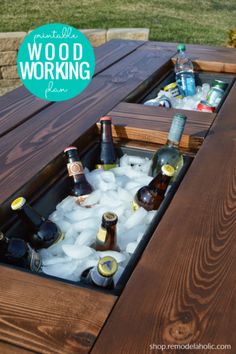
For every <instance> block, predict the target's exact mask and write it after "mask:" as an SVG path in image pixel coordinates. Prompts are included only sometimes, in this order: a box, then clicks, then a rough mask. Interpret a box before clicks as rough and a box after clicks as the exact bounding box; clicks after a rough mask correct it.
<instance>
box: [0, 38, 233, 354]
mask: <svg viewBox="0 0 236 354" xmlns="http://www.w3.org/2000/svg"><path fill="white" fill-rule="evenodd" d="M175 48H176V45H175V44H174V43H160V42H139V41H125V40H114V41H110V42H108V43H106V44H105V45H103V46H101V47H99V48H97V49H96V50H95V53H96V63H97V66H96V72H95V76H94V78H93V80H92V82H91V84H90V85H89V86H88V88H87V89H86V90H85V91H84V92H83V93H82V94H81V95H80V96H78V97H76V98H74V99H72V100H69V101H66V102H62V103H50V102H46V101H42V100H39V99H37V98H36V97H34V96H32V95H31V94H30V93H29V92H28V91H27V90H26V89H25V88H23V87H21V88H18V89H17V90H15V91H13V92H11V93H10V94H8V95H5V96H3V97H1V98H0V161H1V163H0V176H1V178H0V202H1V207H0V216H1V224H3V223H4V218H5V217H6V215H7V210H8V209H9V203H10V201H11V200H12V198H13V196H14V195H15V193H16V192H17V191H19V190H20V191H24V193H25V194H26V196H31V195H30V193H32V191H34V190H36V189H37V186H34V188H33V187H32V186H31V189H30V191H31V192H30V191H29V190H28V189H27V187H25V186H27V185H28V183H29V181H31V180H32V178H33V177H34V176H35V175H40V173H41V171H42V170H44V171H46V173H44V174H43V173H42V183H46V182H47V176H48V175H50V166H51V165H50V163H51V161H53V160H54V159H56V158H57V157H58V156H59V155H60V154H61V152H62V151H63V149H64V147H65V146H67V145H70V144H73V143H74V142H75V141H79V142H80V143H81V146H85V145H86V144H88V142H91V141H92V139H93V137H94V135H93V133H94V129H96V122H97V120H98V118H99V117H100V116H102V115H104V114H109V115H110V116H111V117H112V118H113V122H114V128H113V134H114V137H115V138H119V139H120V138H123V139H127V140H129V141H139V142H140V144H141V143H143V144H146V145H148V144H153V145H155V144H161V143H164V142H165V140H166V137H167V132H168V130H169V127H170V122H171V118H172V117H173V114H174V113H175V112H176V110H172V109H170V110H168V109H165V108H159V107H147V106H142V105H139V104H137V103H130V102H126V101H127V100H126V97H127V96H128V95H130V94H131V93H134V96H135V94H137V93H140V92H141V91H142V90H143V89H145V87H148V85H151V84H152V83H154V82H155V80H157V79H158V78H160V77H162V76H163V75H164V74H165V73H166V72H168V70H170V68H171V67H172V66H173V61H174V57H175V55H176V49H175ZM187 49H188V53H189V54H190V56H191V57H192V58H193V60H194V62H195V65H196V66H197V67H198V69H199V70H204V71H214V72H217V73H219V72H221V73H231V74H236V49H228V48H215V47H207V46H196V45H189V46H187ZM177 111H178V110H177ZM185 113H186V115H187V117H188V121H187V125H186V129H185V132H184V136H183V139H182V141H181V147H182V148H183V149H185V150H188V151H190V152H191V153H192V154H196V156H195V158H194V161H193V163H192V165H191V167H190V169H189V171H188V172H187V174H186V176H185V178H184V180H183V181H182V183H181V185H180V187H179V189H178V191H177V193H176V195H175V197H174V199H173V200H172V202H171V204H170V206H169V207H168V209H167V211H166V213H165V215H164V217H163V218H162V220H161V222H160V224H159V225H158V227H157V228H156V230H155V232H154V234H153V236H152V238H151V240H150V242H149V244H148V245H147V247H146V249H145V250H144V252H143V254H142V256H141V258H140V260H139V262H138V264H137V266H136V268H135V270H134V272H133V273H132V275H131V277H130V279H129V281H128V283H127V284H126V286H125V288H124V290H123V292H122V294H121V295H120V297H117V296H114V295H110V294H103V293H101V292H96V291H94V290H91V289H85V288H81V287H78V286H74V285H71V284H67V283H63V282H60V281H57V280H53V279H47V278H42V277H38V276H35V275H33V274H30V273H27V272H22V271H20V270H15V269H13V268H11V267H7V266H4V265H1V266H0V284H1V291H0V353H3V354H5V353H6V354H8V353H17V354H18V353H22V354H24V353H50V354H51V353H52V354H53V353H88V352H90V351H91V353H92V354H100V353H103V354H104V353H107V354H110V353H124V354H129V353H131V354H133V353H134V354H135V353H137V354H143V353H150V352H161V351H158V350H157V346H158V345H171V344H179V345H183V344H187V343H192V344H193V343H201V344H202V345H204V344H205V345H206V344H208V343H211V344H213V345H226V344H227V345H230V346H231V350H226V349H221V350H216V349H212V350H210V349H202V350H199V351H198V352H199V353H236V339H235V335H234V331H235V328H236V307H235V300H236V257H235V254H236V240H235V237H236V168H235V166H236V83H234V84H233V86H232V88H231V90H230V93H229V95H228V96H227V98H226V100H225V102H224V104H223V106H222V107H221V109H220V111H219V112H218V113H216V114H208V113H200V112H190V111H186V112H185ZM59 167H60V166H59ZM155 345H156V347H155ZM152 348H153V349H152ZM162 352H163V353H170V352H171V353H183V352H184V353H186V354H187V353H189V354H190V353H191V354H192V353H193V350H191V349H189V350H183V349H182V350H181V349H172V350H169V351H168V350H167V349H165V350H163V351H162ZM196 352H197V351H196Z"/></svg>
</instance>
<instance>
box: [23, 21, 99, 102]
mask: <svg viewBox="0 0 236 354" xmlns="http://www.w3.org/2000/svg"><path fill="white" fill-rule="evenodd" d="M94 68H95V57H94V52H93V48H92V46H91V44H90V42H89V41H88V40H87V38H86V37H85V36H84V34H83V33H81V32H80V31H79V30H77V29H76V28H74V27H71V26H68V25H66V24H61V23H53V24H49V25H44V26H41V27H38V28H37V29H35V30H33V31H32V32H30V33H29V34H28V35H27V36H26V37H25V39H24V41H23V42H22V44H21V46H20V49H19V52H18V57H17V69H18V74H19V77H20V79H21V81H22V83H23V84H24V85H25V87H26V88H27V89H28V90H29V91H30V92H31V93H32V94H34V95H35V96H37V97H39V98H42V99H44V100H48V101H65V100H68V99H70V98H73V97H75V96H77V95H79V94H80V93H81V92H83V91H84V89H85V88H86V87H87V86H88V84H89V82H90V81H91V80H92V77H93V73H94Z"/></svg>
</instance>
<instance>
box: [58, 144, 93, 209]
mask: <svg viewBox="0 0 236 354" xmlns="http://www.w3.org/2000/svg"><path fill="white" fill-rule="evenodd" d="M64 153H65V154H66V156H67V158H68V163H67V169H68V174H69V177H73V187H72V194H73V195H74V196H75V197H77V201H78V203H81V202H83V201H84V200H85V199H86V197H87V196H88V195H89V194H90V193H92V191H93V188H92V186H91V185H90V184H89V182H88V181H87V179H86V177H85V174H84V170H83V165H82V163H81V161H80V158H79V154H78V149H77V147H75V146H69V147H67V148H66V149H65V150H64Z"/></svg>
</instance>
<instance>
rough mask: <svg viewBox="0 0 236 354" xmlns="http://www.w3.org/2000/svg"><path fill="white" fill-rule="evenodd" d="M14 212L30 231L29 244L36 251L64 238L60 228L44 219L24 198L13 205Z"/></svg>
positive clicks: (16, 200)
mask: <svg viewBox="0 0 236 354" xmlns="http://www.w3.org/2000/svg"><path fill="white" fill-rule="evenodd" d="M11 208H12V210H14V211H16V212H17V213H18V215H19V217H20V218H21V220H22V221H23V223H24V224H25V225H26V226H27V228H28V230H29V231H30V233H29V236H28V240H27V241H28V242H29V244H30V246H31V247H32V248H34V249H40V248H48V247H50V246H52V245H53V244H54V243H56V242H59V241H60V240H62V239H63V238H64V234H63V233H62V232H61V230H60V228H59V227H58V226H57V225H56V224H55V223H54V222H52V221H50V220H46V219H44V218H43V217H42V216H41V215H39V214H38V213H37V211H36V210H34V209H33V208H32V207H31V206H30V205H29V204H28V203H27V202H26V199H25V198H23V197H19V198H17V199H15V200H14V201H13V202H12V203H11Z"/></svg>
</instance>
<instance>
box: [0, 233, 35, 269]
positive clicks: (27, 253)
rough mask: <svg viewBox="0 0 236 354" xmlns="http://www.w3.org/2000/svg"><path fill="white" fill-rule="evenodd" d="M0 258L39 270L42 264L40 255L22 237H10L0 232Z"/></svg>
mask: <svg viewBox="0 0 236 354" xmlns="http://www.w3.org/2000/svg"><path fill="white" fill-rule="evenodd" d="M0 259H1V260H2V261H4V262H5V263H7V264H12V265H16V266H18V267H22V268H26V269H30V270H31V271H32V272H39V271H40V269H41V266H42V260H41V257H40V255H39V254H38V253H37V252H35V251H34V250H33V249H32V248H31V247H30V246H29V245H28V244H27V243H26V242H25V241H24V240H22V239H21V238H15V237H12V238H8V237H6V236H5V235H4V234H3V233H2V232H0Z"/></svg>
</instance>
